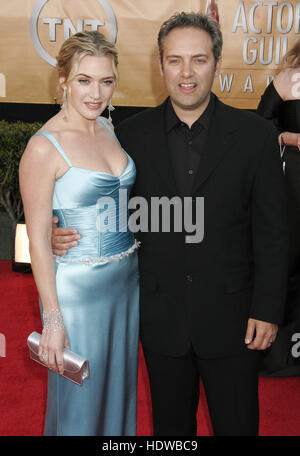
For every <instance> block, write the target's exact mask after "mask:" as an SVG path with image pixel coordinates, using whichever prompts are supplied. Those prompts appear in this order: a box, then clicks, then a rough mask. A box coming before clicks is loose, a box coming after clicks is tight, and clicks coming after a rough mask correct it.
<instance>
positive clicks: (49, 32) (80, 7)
mask: <svg viewBox="0 0 300 456" xmlns="http://www.w3.org/2000/svg"><path fill="white" fill-rule="evenodd" d="M207 9H208V10H210V11H213V13H214V14H215V15H216V17H218V18H219V22H220V26H221V29H222V32H223V37H224V49H223V67H222V72H221V75H220V77H218V78H216V80H215V83H214V91H215V93H216V94H217V95H218V96H219V97H220V98H221V99H222V100H223V101H225V102H226V103H228V104H231V105H232V106H237V107H241V108H249V109H255V108H256V107H257V104H258V102H259V99H260V96H261V94H262V93H263V91H264V90H265V87H266V86H267V84H268V82H269V81H270V80H271V78H272V76H273V75H275V74H276V71H277V70H278V68H279V65H280V62H281V61H282V58H283V57H284V54H285V53H286V52H287V51H288V50H289V49H290V48H291V47H292V46H293V44H294V43H295V41H296V40H297V38H298V36H299V28H300V1H280V0H279V1H251V0H243V1H240V0H0V102H17V103H55V102H57V101H58V100H57V97H58V91H57V76H56V70H55V57H56V55H57V52H58V49H59V47H60V46H61V44H62V42H63V40H64V39H66V38H68V37H69V36H70V35H71V34H73V33H76V32H77V31H81V30H99V31H101V32H103V33H104V34H105V35H106V36H107V37H108V38H109V39H110V40H111V41H114V42H115V43H116V45H117V47H118V49H119V52H120V67H119V71H120V83H119V86H118V88H117V91H116V93H115V96H114V99H113V102H114V104H116V105H119V106H154V105H157V104H158V103H160V102H162V101H163V99H164V98H165V96H166V93H165V90H164V86H163V82H162V80H161V77H160V75H159V72H158V63H157V60H158V52H157V44H156V40H157V34H158V30H159V27H160V24H161V23H162V22H163V21H164V20H166V19H167V18H168V17H169V16H171V15H172V14H173V13H174V12H176V11H183V10H184V11H203V12H206V11H207Z"/></svg>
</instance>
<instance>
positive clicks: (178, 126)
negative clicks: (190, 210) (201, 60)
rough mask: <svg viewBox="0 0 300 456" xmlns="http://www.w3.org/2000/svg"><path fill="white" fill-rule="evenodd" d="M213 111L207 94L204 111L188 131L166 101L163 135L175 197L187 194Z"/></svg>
mask: <svg viewBox="0 0 300 456" xmlns="http://www.w3.org/2000/svg"><path fill="white" fill-rule="evenodd" d="M214 109H215V98H214V95H213V94H211V96H210V100H209V103H208V105H207V107H206V109H205V111H204V112H203V114H202V115H201V116H200V117H199V119H197V120H196V122H194V123H193V125H192V126H191V128H189V126H188V125H187V124H186V123H184V122H182V121H181V120H180V119H179V118H178V117H177V115H176V113H175V111H174V109H173V106H172V103H171V101H170V99H169V101H168V104H167V107H166V111H165V132H166V135H167V144H168V151H169V156H170V161H171V165H172V167H173V171H174V176H175V182H176V184H177V190H178V193H179V196H190V195H191V192H192V185H193V180H194V176H195V174H196V172H197V169H198V166H199V163H200V156H201V151H202V150H203V148H204V147H205V143H206V139H207V133H208V129H209V126H210V122H211V118H212V116H213V113H214Z"/></svg>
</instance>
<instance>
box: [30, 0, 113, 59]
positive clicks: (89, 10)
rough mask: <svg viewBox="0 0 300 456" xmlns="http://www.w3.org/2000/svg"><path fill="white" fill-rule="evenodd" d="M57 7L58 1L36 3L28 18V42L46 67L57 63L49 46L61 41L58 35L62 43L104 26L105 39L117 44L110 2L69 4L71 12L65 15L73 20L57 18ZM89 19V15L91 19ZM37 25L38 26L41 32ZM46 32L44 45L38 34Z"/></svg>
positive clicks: (76, 1)
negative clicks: (76, 34) (61, 36)
mask: <svg viewBox="0 0 300 456" xmlns="http://www.w3.org/2000/svg"><path fill="white" fill-rule="evenodd" d="M60 3H61V2H58V1H57V0H37V2H36V4H35V6H34V8H33V10H32V14H31V19H30V34H31V39H32V42H33V45H34V47H35V49H36V50H37V52H38V53H39V54H40V56H41V57H42V58H43V59H44V60H45V61H46V62H47V63H49V64H50V65H52V66H54V67H55V66H56V59H55V58H54V57H53V55H51V54H53V52H54V48H52V47H51V44H53V43H56V42H59V41H60V38H58V36H60V33H59V32H60V31H63V39H64V40H66V39H68V38H69V37H70V36H71V35H73V34H74V33H76V32H82V31H83V30H98V29H99V27H104V26H106V23H107V25H108V29H109V37H108V39H109V40H110V41H111V42H113V43H115V42H116V40H117V32H118V25H117V18H116V16H115V13H114V11H113V9H112V7H111V5H110V3H109V0H89V1H88V2H87V1H86V2H82V1H81V0H72V2H71V1H69V2H68V3H69V8H70V9H71V10H70V11H69V10H68V14H69V15H70V16H72V19H71V17H59V15H60V14H61V6H60ZM83 4H85V5H83ZM87 4H88V6H89V7H88V6H87ZM49 14H51V16H49ZM90 15H92V18H91V17H90ZM39 25H40V26H41V28H40V30H39ZM45 28H46V30H47V33H46V35H47V38H46V42H45V41H43V39H42V38H41V36H40V32H41V30H42V29H44V30H45ZM60 44H62V43H60ZM55 53H56V51H55Z"/></svg>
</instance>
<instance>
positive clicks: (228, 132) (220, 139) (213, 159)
mask: <svg viewBox="0 0 300 456" xmlns="http://www.w3.org/2000/svg"><path fill="white" fill-rule="evenodd" d="M236 131H237V128H236V126H235V124H233V122H232V120H231V116H230V112H229V111H228V109H227V107H226V105H224V104H223V103H221V102H220V101H219V100H218V99H216V107H215V112H214V115H213V118H212V123H211V126H210V128H209V132H208V138H207V141H206V145H205V147H204V150H203V151H201V158H200V163H199V167H198V170H197V173H196V175H195V178H194V181H193V187H192V194H193V195H194V194H195V192H196V190H197V189H198V188H199V187H200V186H201V185H202V184H203V183H204V182H205V181H206V180H207V179H208V177H209V176H210V175H211V174H212V173H213V172H214V170H215V169H216V167H217V166H218V165H219V163H220V162H221V160H222V159H223V157H224V156H225V154H226V153H227V151H228V150H230V149H231V147H232V144H233V143H234V138H235V133H236Z"/></svg>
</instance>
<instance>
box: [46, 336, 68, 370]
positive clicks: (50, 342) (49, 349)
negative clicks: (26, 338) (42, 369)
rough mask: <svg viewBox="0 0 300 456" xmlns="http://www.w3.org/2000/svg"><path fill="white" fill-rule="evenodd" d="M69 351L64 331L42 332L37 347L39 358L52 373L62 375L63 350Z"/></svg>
mask: <svg viewBox="0 0 300 456" xmlns="http://www.w3.org/2000/svg"><path fill="white" fill-rule="evenodd" d="M64 348H68V349H70V345H69V342H68V338H67V335H66V332H65V329H57V330H55V331H54V330H47V331H43V333H42V337H41V340H40V345H39V357H40V359H41V361H43V363H45V362H46V364H47V367H48V368H49V369H51V370H53V371H54V372H59V373H60V374H63V372H64V362H63V349H64Z"/></svg>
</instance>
